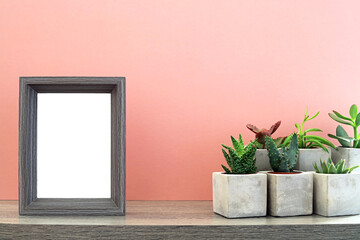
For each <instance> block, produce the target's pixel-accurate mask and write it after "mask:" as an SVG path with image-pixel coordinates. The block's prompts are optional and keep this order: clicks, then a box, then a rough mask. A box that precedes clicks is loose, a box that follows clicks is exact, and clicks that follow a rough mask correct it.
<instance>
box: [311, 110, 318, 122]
mask: <svg viewBox="0 0 360 240" xmlns="http://www.w3.org/2000/svg"><path fill="white" fill-rule="evenodd" d="M319 113H320V111H318V112H317V113H316V114H315V115H314V116H312V117H311V118H309V119H308V121H310V120H312V119H314V118H316V117H317V116H318V115H319Z"/></svg>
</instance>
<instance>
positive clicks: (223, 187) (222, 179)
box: [212, 172, 267, 218]
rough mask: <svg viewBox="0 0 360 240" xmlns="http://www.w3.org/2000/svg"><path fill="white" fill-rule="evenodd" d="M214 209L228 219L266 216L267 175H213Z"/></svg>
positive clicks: (218, 173)
mask: <svg viewBox="0 0 360 240" xmlns="http://www.w3.org/2000/svg"><path fill="white" fill-rule="evenodd" d="M212 177H213V209H214V212H216V213H218V214H220V215H222V216H224V217H227V218H240V217H261V216H266V186H267V180H266V174H264V173H255V174H224V173H220V172H214V173H213V176H212Z"/></svg>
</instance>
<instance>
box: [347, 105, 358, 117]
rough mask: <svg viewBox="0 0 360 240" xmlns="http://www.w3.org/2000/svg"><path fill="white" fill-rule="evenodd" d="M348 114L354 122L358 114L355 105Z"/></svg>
mask: <svg viewBox="0 0 360 240" xmlns="http://www.w3.org/2000/svg"><path fill="white" fill-rule="evenodd" d="M349 113H350V117H351V118H352V120H355V119H356V116H357V114H358V108H357V106H356V105H355V104H353V105H351V107H350V111H349Z"/></svg>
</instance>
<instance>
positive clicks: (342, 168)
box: [335, 160, 345, 174]
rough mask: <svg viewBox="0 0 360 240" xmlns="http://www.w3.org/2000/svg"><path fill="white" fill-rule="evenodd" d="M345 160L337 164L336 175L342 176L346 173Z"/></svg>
mask: <svg viewBox="0 0 360 240" xmlns="http://www.w3.org/2000/svg"><path fill="white" fill-rule="evenodd" d="M344 164H345V160H341V161H340V162H338V164H336V166H335V167H336V173H338V174H341V173H342V172H343V171H344Z"/></svg>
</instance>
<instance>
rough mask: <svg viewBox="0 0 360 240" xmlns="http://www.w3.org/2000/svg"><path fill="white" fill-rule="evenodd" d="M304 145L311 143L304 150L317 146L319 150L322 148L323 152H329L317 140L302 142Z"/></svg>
mask: <svg viewBox="0 0 360 240" xmlns="http://www.w3.org/2000/svg"><path fill="white" fill-rule="evenodd" d="M304 143H311V144H310V145H308V146H306V148H310V147H309V146H311V145H313V146H318V147H320V148H322V149H323V150H324V151H325V152H329V150H327V148H326V147H325V146H324V145H323V144H321V142H319V141H318V140H314V139H312V140H306V141H304Z"/></svg>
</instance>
